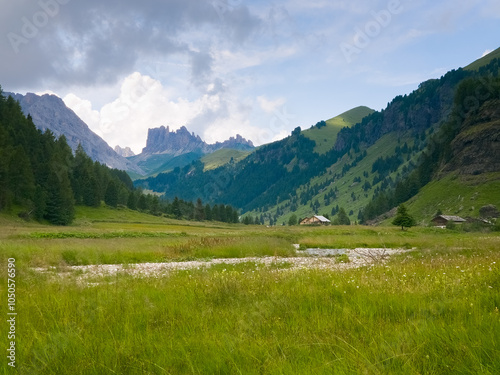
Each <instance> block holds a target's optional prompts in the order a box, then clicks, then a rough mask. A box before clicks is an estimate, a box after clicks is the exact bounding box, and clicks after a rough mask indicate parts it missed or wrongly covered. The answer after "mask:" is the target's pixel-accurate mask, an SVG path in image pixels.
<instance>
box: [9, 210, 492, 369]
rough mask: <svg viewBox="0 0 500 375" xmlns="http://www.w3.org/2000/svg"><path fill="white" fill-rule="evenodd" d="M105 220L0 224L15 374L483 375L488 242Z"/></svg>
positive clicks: (380, 230)
mask: <svg viewBox="0 0 500 375" xmlns="http://www.w3.org/2000/svg"><path fill="white" fill-rule="evenodd" d="M115 214H116V213H114V212H113V211H109V212H107V213H103V212H101V213H100V214H99V217H95V216H92V215H93V214H92V213H91V212H85V213H84V215H83V214H82V213H81V212H80V214H79V215H80V216H79V219H78V220H77V224H76V225H74V226H69V227H49V226H43V225H39V224H29V223H28V224H26V223H22V222H15V221H13V220H11V219H8V218H6V217H0V224H1V229H0V283H1V284H0V285H2V287H1V289H2V290H6V289H7V288H6V286H7V285H8V283H9V281H8V279H11V280H12V277H11V276H12V274H11V275H9V272H8V271H10V270H12V268H9V266H8V264H15V270H16V273H15V276H14V279H15V309H16V312H17V313H18V315H17V316H16V319H17V321H16V322H17V323H16V324H17V325H16V332H15V348H16V350H15V351H16V353H15V354H16V358H15V359H16V362H15V365H16V369H17V373H19V374H108V373H109V374H115V373H119V374H223V373H227V374H233V373H234V374H332V373H335V374H359V373H366V374H448V373H449V374H497V373H498V369H499V368H500V334H499V333H500V312H499V308H500V293H499V289H500V268H499V262H500V236H499V235H498V234H494V233H490V234H484V233H457V232H451V231H447V230H439V229H433V228H412V229H411V230H409V231H404V232H403V231H401V230H399V229H397V228H393V227H376V228H371V227H361V226H350V227H316V228H314V227H311V228H304V227H278V228H265V227H258V226H240V225H224V224H219V223H210V224H199V223H193V222H189V223H187V222H176V221H172V220H165V219H160V218H154V217H147V216H142V217H140V216H134V217H127V215H123V214H122V215H115ZM134 215H135V214H134ZM120 217H121V219H120ZM294 244H298V245H299V246H294ZM297 248H298V249H297ZM361 248H362V249H363V250H360V249H361ZM306 249H342V250H341V251H335V252H333V253H328V252H326V253H325V251H324V250H315V251H311V250H309V251H307V250H306ZM355 249H358V250H355ZM375 249H378V250H375ZM387 249H400V251H397V252H392V253H390V256H389V257H387V256H386V255H388V252H389V251H388V250H387ZM335 253H338V254H337V255H335ZM318 254H319V255H320V256H318ZM13 259H14V261H12V260H13ZM9 260H10V261H9ZM301 262H305V263H301ZM301 265H302V266H301ZM304 265H306V266H304ZM311 265H312V266H311ZM318 265H327V266H318ZM141 267H146V268H145V269H148V267H149V268H150V269H153V270H154V269H157V270H158V269H159V270H161V271H159V272H157V273H155V274H154V276H156V277H144V276H152V274H147V273H146V274H144V272H142V273H141V272H136V271H138V270H139V271H140V270H142V268H141ZM92 270H100V271H102V272H100V271H96V272H93V271H92ZM138 275H139V276H141V277H137V276H138ZM9 292H10V291H9ZM6 297H7V294H6V293H5V292H4V293H2V304H1V306H2V308H1V310H2V314H3V316H4V317H6V316H7V313H8V311H7V308H8V303H7V299H6ZM3 320H4V323H2V324H1V325H0V328H1V331H0V338H1V341H0V342H2V345H4V346H6V345H10V340H9V339H8V333H9V326H8V324H6V322H5V320H6V319H3ZM6 348H8V346H6ZM2 370H3V373H6V374H7V373H13V371H12V369H11V368H9V366H8V360H7V359H6V358H4V359H2Z"/></svg>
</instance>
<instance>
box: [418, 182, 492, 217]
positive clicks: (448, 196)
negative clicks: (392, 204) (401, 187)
mask: <svg viewBox="0 0 500 375" xmlns="http://www.w3.org/2000/svg"><path fill="white" fill-rule="evenodd" d="M488 204H493V205H496V206H497V207H500V173H488V174H483V175H479V176H458V175H456V174H454V173H453V174H449V175H447V176H446V177H444V178H441V179H439V180H434V181H432V182H430V183H429V184H427V185H426V186H425V187H423V188H422V190H421V191H420V192H419V193H418V195H416V196H415V197H413V198H412V199H411V200H410V201H409V202H408V209H409V211H410V213H411V214H412V215H413V216H414V217H415V218H416V219H417V221H418V222H419V223H420V224H423V225H426V224H429V222H430V220H431V219H432V218H433V217H434V215H435V214H436V212H437V210H441V211H442V212H443V214H445V215H458V216H461V217H464V218H465V217H467V216H470V217H479V209H480V208H481V207H483V206H486V205H488Z"/></svg>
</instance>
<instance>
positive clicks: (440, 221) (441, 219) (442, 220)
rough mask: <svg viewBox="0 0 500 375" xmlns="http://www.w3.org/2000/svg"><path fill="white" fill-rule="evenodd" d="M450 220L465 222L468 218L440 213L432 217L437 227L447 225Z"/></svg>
mask: <svg viewBox="0 0 500 375" xmlns="http://www.w3.org/2000/svg"><path fill="white" fill-rule="evenodd" d="M450 221H451V222H452V223H455V224H463V223H465V222H466V221H467V220H465V219H463V218H461V217H460V216H450V215H438V216H436V217H435V218H434V219H432V222H433V223H434V225H435V226H436V227H446V224H448V223H449V222H450Z"/></svg>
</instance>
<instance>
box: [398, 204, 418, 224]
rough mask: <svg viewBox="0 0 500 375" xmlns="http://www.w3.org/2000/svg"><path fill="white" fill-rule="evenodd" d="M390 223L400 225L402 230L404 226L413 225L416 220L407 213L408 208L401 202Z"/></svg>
mask: <svg viewBox="0 0 500 375" xmlns="http://www.w3.org/2000/svg"><path fill="white" fill-rule="evenodd" d="M392 224H393V225H397V226H400V227H401V230H404V229H405V228H411V227H413V226H415V224H416V222H415V219H414V218H413V217H412V216H410V214H409V213H408V209H407V208H406V206H405V205H404V204H401V205H400V206H399V207H398V213H397V214H396V217H395V218H394V220H393V221H392Z"/></svg>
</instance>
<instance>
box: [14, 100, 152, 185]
mask: <svg viewBox="0 0 500 375" xmlns="http://www.w3.org/2000/svg"><path fill="white" fill-rule="evenodd" d="M5 94H6V96H9V95H10V96H12V97H13V98H14V99H15V100H17V101H18V102H19V104H20V105H21V108H22V110H23V113H24V114H25V115H26V116H27V115H28V114H30V115H31V117H32V119H33V123H34V124H35V126H36V127H37V128H38V129H40V130H42V131H45V130H47V129H49V130H50V131H52V133H54V135H55V136H56V137H60V136H61V135H64V136H65V137H66V140H67V142H68V145H69V146H70V147H71V149H72V150H73V151H75V150H76V148H77V147H78V145H79V144H81V145H82V147H83V149H84V150H85V152H86V153H87V155H88V156H90V158H92V160H94V161H98V162H100V163H102V164H105V165H107V166H108V167H111V168H116V169H120V170H124V171H133V172H136V173H139V174H141V175H143V174H144V172H143V171H142V170H141V168H139V167H138V166H137V165H135V164H134V163H132V162H130V161H129V160H127V159H125V158H124V157H123V156H120V155H118V154H117V153H116V152H115V151H114V150H113V149H112V148H111V147H110V146H109V145H108V144H107V143H106V142H105V141H104V140H103V139H102V138H101V137H99V136H98V135H97V134H95V133H94V132H93V131H92V130H90V129H89V127H88V126H87V124H85V123H84V122H83V121H82V120H81V119H80V118H79V117H78V116H77V115H76V113H75V112H73V111H72V110H71V109H69V108H68V107H66V105H65V104H64V102H63V101H62V99H61V98H59V97H57V96H55V95H48V94H46V95H42V96H39V95H35V94H32V93H27V94H26V95H21V94H12V93H5Z"/></svg>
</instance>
